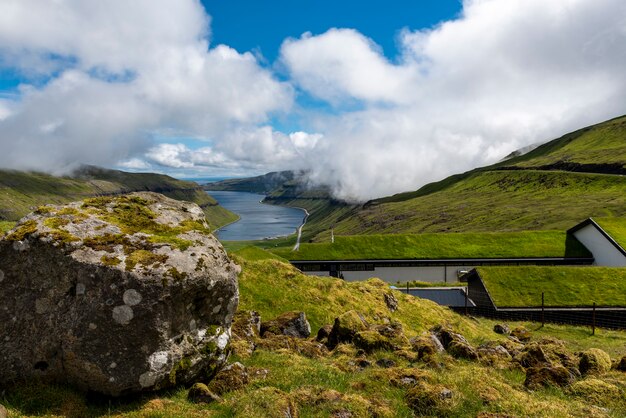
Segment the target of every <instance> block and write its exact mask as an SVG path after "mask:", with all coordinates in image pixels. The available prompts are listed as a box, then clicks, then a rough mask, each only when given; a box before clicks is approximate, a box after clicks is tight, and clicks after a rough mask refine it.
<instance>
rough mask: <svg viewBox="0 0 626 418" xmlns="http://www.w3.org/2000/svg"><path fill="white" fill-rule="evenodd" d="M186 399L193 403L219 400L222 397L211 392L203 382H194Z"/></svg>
mask: <svg viewBox="0 0 626 418" xmlns="http://www.w3.org/2000/svg"><path fill="white" fill-rule="evenodd" d="M187 399H189V400H190V401H191V402H194V403H213V402H220V401H221V400H222V399H221V398H220V397H219V396H217V395H216V394H215V393H213V392H211V391H210V390H209V388H208V387H207V385H205V384H204V383H194V385H193V386H192V387H191V388H190V389H189V392H188V393H187Z"/></svg>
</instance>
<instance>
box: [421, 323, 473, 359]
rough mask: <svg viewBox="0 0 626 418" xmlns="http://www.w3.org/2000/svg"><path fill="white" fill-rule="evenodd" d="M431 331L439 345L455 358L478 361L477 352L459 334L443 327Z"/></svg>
mask: <svg viewBox="0 0 626 418" xmlns="http://www.w3.org/2000/svg"><path fill="white" fill-rule="evenodd" d="M431 331H433V332H434V333H435V335H436V336H437V338H438V339H439V341H441V345H443V347H444V348H445V349H446V351H447V352H448V353H449V354H450V355H451V356H452V357H455V358H463V359H468V360H476V359H478V352H477V351H476V349H475V348H474V347H472V346H471V345H470V343H469V342H467V340H466V339H465V337H463V336H462V335H461V334H459V333H457V332H454V331H452V330H451V329H449V328H446V327H443V326H436V327H435V328H433V329H432V330H431Z"/></svg>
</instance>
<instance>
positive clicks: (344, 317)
mask: <svg viewBox="0 0 626 418" xmlns="http://www.w3.org/2000/svg"><path fill="white" fill-rule="evenodd" d="M368 329H369V324H368V323H367V321H365V317H364V316H363V315H362V314H360V313H358V312H357V311H354V310H352V311H348V312H345V313H343V314H341V315H340V316H338V317H337V318H335V323H334V324H333V329H332V330H331V331H330V335H329V336H328V346H329V347H330V348H334V347H335V346H336V345H337V344H339V343H342V342H352V339H353V338H354V336H355V335H356V333H357V332H361V331H367V330H368Z"/></svg>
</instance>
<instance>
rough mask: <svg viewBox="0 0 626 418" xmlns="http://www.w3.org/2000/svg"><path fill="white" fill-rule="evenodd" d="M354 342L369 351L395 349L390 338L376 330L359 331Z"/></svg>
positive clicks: (356, 345)
mask: <svg viewBox="0 0 626 418" xmlns="http://www.w3.org/2000/svg"><path fill="white" fill-rule="evenodd" d="M352 342H353V344H354V346H355V347H358V348H360V349H363V350H364V351H365V352H367V353H371V352H373V351H375V350H393V349H394V348H395V347H394V345H393V344H392V342H391V341H390V340H389V338H387V337H384V336H382V335H380V334H379V333H378V332H376V331H361V332H357V333H356V334H355V335H354V338H353V339H352Z"/></svg>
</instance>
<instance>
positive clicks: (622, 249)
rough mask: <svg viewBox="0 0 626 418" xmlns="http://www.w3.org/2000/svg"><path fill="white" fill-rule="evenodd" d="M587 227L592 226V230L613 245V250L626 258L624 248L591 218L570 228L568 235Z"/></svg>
mask: <svg viewBox="0 0 626 418" xmlns="http://www.w3.org/2000/svg"><path fill="white" fill-rule="evenodd" d="M588 225H592V226H593V227H594V228H596V229H597V230H598V231H599V232H600V233H601V234H602V235H603V236H604V238H606V239H607V241H609V242H610V243H611V244H613V246H614V247H615V248H617V250H618V251H619V252H620V253H622V254H623V255H624V256H626V250H625V249H624V248H622V246H621V245H619V243H618V242H617V241H615V239H614V238H613V237H612V236H611V235H609V233H608V232H606V231H605V230H604V229H603V228H602V227H601V226H600V225H598V223H597V222H596V221H594V220H593V218H587V219H585V220H584V221H582V222H581V223H579V224H578V225H575V226H573V227H571V228H570V229H568V230H567V233H568V234H573V233H574V232H576V231H578V230H580V229H582V228H584V227H586V226H588Z"/></svg>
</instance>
